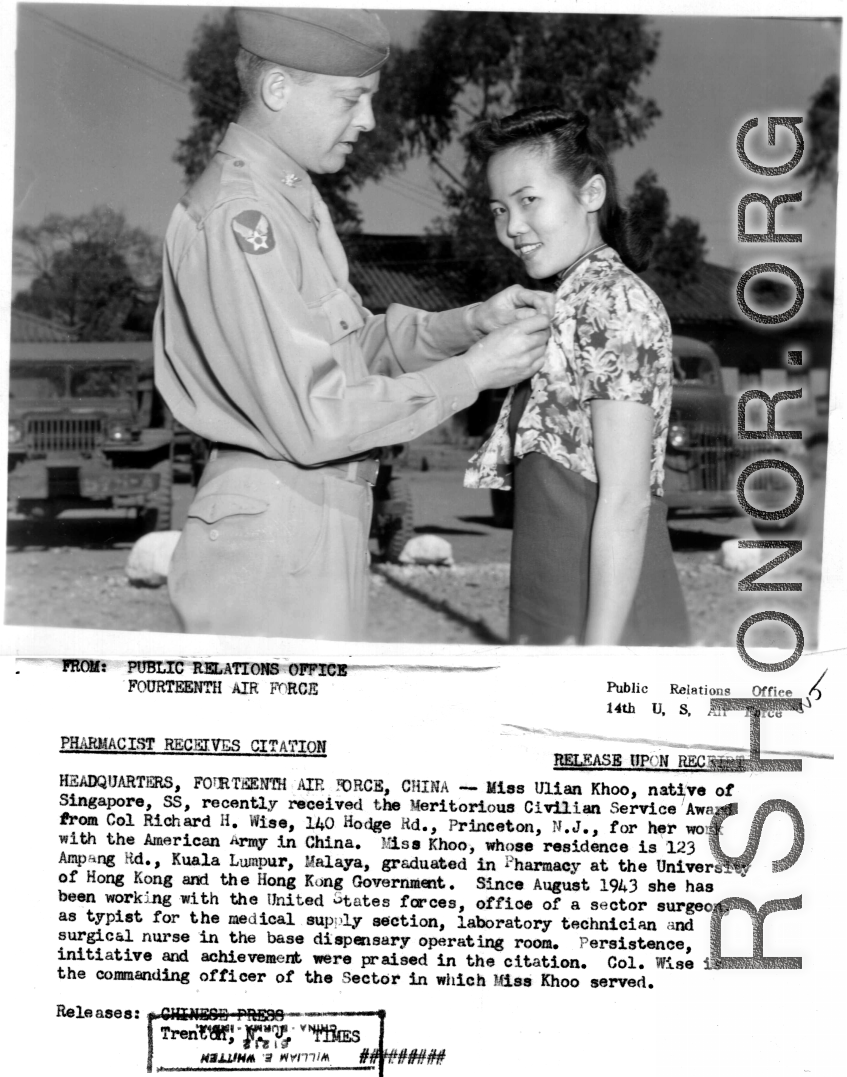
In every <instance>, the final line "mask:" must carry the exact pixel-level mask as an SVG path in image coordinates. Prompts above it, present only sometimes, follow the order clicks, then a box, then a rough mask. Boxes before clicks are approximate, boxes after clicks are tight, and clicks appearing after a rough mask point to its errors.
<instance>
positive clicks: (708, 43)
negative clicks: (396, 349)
mask: <svg viewBox="0 0 847 1077" xmlns="http://www.w3.org/2000/svg"><path fill="white" fill-rule="evenodd" d="M720 2H721V0H715V3H714V4H713V5H712V6H713V9H715V7H716V4H718V3H720ZM776 2H777V0H772V3H771V5H770V6H769V8H768V10H775V8H774V4H775V3H776ZM558 6H559V7H561V6H562V5H561V4H560V5H558ZM678 6H679V5H678ZM796 6H797V5H795V8H796ZM584 9H585V8H584V6H580V10H584ZM701 9H702V6H701ZM216 10H217V11H218V12H219V11H220V9H215V8H208V7H200V6H193V7H184V6H168V7H165V6H150V5H133V4H104V5H89V4H34V5H21V6H20V7H19V8H18V9H17V38H16V40H17V50H16V94H17V108H16V111H15V117H16V124H15V132H14V156H15V189H14V213H13V223H14V224H21V223H27V224H36V223H38V222H39V221H40V220H41V219H42V218H43V217H44V216H45V215H46V214H47V213H50V212H59V213H63V214H69V215H73V214H78V213H84V212H86V211H88V210H90V209H91V208H92V207H93V206H94V205H97V204H103V203H105V204H108V205H110V206H112V207H114V208H115V209H119V210H122V211H124V213H125V214H126V216H127V218H128V220H129V222H130V223H131V224H132V225H140V226H141V227H143V228H145V229H147V230H149V231H150V232H152V233H154V234H156V235H163V234H164V230H165V227H166V225H167V220H168V218H169V216H170V212H171V210H172V208H173V206H174V205H175V204H176V202H177V201H178V200H179V198H180V196H181V194H182V190H183V183H182V175H181V170H180V168H179V167H178V166H177V165H176V164H174V162H173V160H172V156H173V153H174V151H175V149H176V144H177V140H178V139H179V138H180V137H184V135H185V134H186V133H187V132H188V129H189V127H190V124H191V119H192V117H191V108H190V102H189V100H188V97H187V94H186V93H185V92H184V86H183V87H182V88H181V87H180V85H179V84H180V80H181V77H182V67H183V62H184V58H185V54H186V52H187V51H188V49H189V48H190V47H191V44H192V40H193V36H194V34H195V32H196V30H197V27H198V26H199V24H200V23H201V21H202V20H203V19H204V18H205V17H208V16H210V15H214V14H215V12H216ZM806 10H811V8H809V7H807V8H806ZM380 13H381V15H382V17H383V19H384V21H385V22H386V24H387V26H388V29H389V31H390V33H391V35H392V39H393V40H395V41H398V42H399V43H401V44H404V45H408V44H410V43H411V42H412V40H413V38H414V35H415V33H416V31H417V29H418V28H419V27H420V26H421V25H422V23H423V21H424V19H425V18H426V14H427V13H426V12H423V11H414V10H404V11H398V10H392V9H385V10H381V12H380ZM9 14H10V15H11V17H12V18H13V19H14V14H15V12H14V9H13V8H10V9H9ZM7 17H8V15H7ZM651 21H652V23H653V25H654V27H655V28H656V29H657V30H658V31H659V32H660V34H661V41H660V45H659V55H658V59H657V61H656V63H655V65H654V66H653V68H652V70H651V72H650V74H649V76H648V77H646V78H645V79H644V80H643V81H642V83H641V85H640V87H639V89H640V91H641V92H642V93H644V94H646V95H649V96H651V97H653V98H654V99H655V101H656V103H657V104H658V106H659V108H660V110H661V113H662V115H661V117H660V119H659V120H658V121H657V122H656V123H655V124H654V126H653V127H652V128H651V129H650V131H649V133H648V135H647V137H646V138H645V139H644V140H642V141H641V142H639V143H638V144H637V145H636V146H635V147H633V148H629V149H624V150H622V151H619V152H618V153H617V154H616V157H615V163H616V167H617V171H618V178H619V183H620V187H621V189H622V191H623V192H624V194H626V193H628V192H629V191H630V190H631V189H632V185H633V183H634V181H635V179H636V178H637V177H638V176H639V175H640V174H642V173H643V172H644V171H646V170H647V169H650V168H652V169H654V170H655V171H656V172H657V173H658V177H659V181H660V183H661V184H662V185H663V186H664V187H665V188H666V189H667V191H668V193H669V195H670V199H671V211H672V214H673V215H686V216H690V217H694V218H695V219H696V220H698V221H699V222H700V225H701V227H702V229H703V231H704V233H705V234H706V237H707V240H708V253H707V257H708V258H709V260H710V261H714V262H718V263H720V264H723V265H730V266H739V267H740V266H742V265H745V266H746V265H748V264H752V262H753V261H756V260H761V258H759V257H757V256H758V255H759V254H760V253H761V252H762V250H763V249H764V248H762V247H759V246H758V245H756V247H751V245H748V244H743V245H742V244H739V243H738V242H737V238H736V207H737V204H738V201H739V199H740V198H741V197H742V195H744V194H745V193H747V192H749V191H757V190H761V191H763V193H766V194H767V195H768V196H770V197H773V196H774V195H775V194H780V193H785V192H791V191H796V190H804V181H803V180H802V179H797V178H796V177H793V176H792V175H788V176H785V177H780V178H779V179H777V180H774V179H769V180H762V179H760V178H758V177H755V176H753V175H752V174H751V173H750V172H748V171H747V170H746V169H744V168H743V167H742V166H741V165H740V163H739V162H738V159H737V157H736V154H735V148H734V147H735V136H736V133H737V131H738V129H739V127H740V126H741V124H742V123H744V121H745V120H747V119H749V118H751V117H753V116H758V117H759V118H760V126H759V128H758V130H757V131H755V132H752V133H751V135H750V136H749V138H748V152H749V153H750V155H751V156H752V157H754V159H757V160H760V161H762V162H763V163H767V162H768V161H769V160H770V161H783V160H785V159H786V158H787V157H789V156H790V155H791V152H793V138H792V136H791V135H790V134H788V133H787V132H785V131H783V132H782V134H781V139H782V141H778V143H777V145H776V146H775V147H774V148H773V150H769V148H768V147H767V146H766V145H765V139H764V137H763V136H761V135H760V132H761V131H763V130H766V117H767V116H768V115H783V116H784V115H788V116H800V115H804V114H805V112H806V110H807V107H808V102H809V99H810V97H811V95H812V94H813V93H814V91H815V90H816V89H817V88H818V87H819V85H820V83H821V82H822V81H823V79H824V77H826V76H827V75H829V74H831V73H835V72H837V71H838V70H839V66H840V62H839V56H840V24H839V23H838V22H837V21H836V20H834V19H828V20H813V19H808V20H798V19H765V18H731V17H719V18H716V17H709V18H705V17H694V16H682V17H668V16H658V17H655V18H653V19H652V20H651ZM9 29H10V30H11V31H14V22H13V23H12V24H11V26H10V27H9ZM12 40H15V38H14V37H12ZM118 53H120V54H122V55H117V54H118ZM139 62H140V64H142V65H148V67H150V68H154V69H155V72H156V73H154V72H151V71H149V70H147V69H144V68H141V67H139V66H138V64H139ZM551 62H554V59H553V58H551ZM757 136H759V137H758V138H757ZM786 151H787V152H786ZM769 154H770V156H769ZM808 186H809V185H808V179H806V180H805V190H804V198H803V201H802V203H799V204H795V205H792V206H784V207H782V208H780V210H779V211H778V217H777V227H778V229H779V230H781V231H791V232H798V231H799V232H802V234H803V243H802V245H793V246H792V249H791V251H790V252H789V253H790V254H791V264H792V265H794V266H795V268H798V269H800V270H803V269H804V268H805V269H807V270H809V271H815V270H816V269H817V268H819V267H820V266H821V265H826V264H831V263H832V262H833V261H834V233H835V229H834V224H835V199H834V194H833V192H832V191H831V189H829V188H827V189H824V190H821V191H819V192H817V193H816V194H815V195H814V196H810V192H809V190H808ZM439 203H440V199H439V196H438V192H437V190H436V188H435V185H434V182H433V173H432V171H431V168H430V166H429V164H428V162H427V161H426V160H420V159H419V160H416V161H413V162H412V163H411V165H410V166H409V167H408V168H407V170H406V171H405V172H404V173H401V174H399V175H397V176H395V177H391V178H389V179H387V180H386V181H384V182H382V183H380V184H379V185H376V184H373V183H369V184H368V185H366V187H365V188H363V189H362V191H361V194H360V197H359V204H360V207H361V209H362V211H363V214H364V229H365V231H367V232H372V233H420V232H422V231H424V230H425V228H426V227H427V225H429V224H430V223H431V222H432V221H433V219H434V218H435V217H437V216H438V215H439V214H440V212H441V209H440V205H439ZM756 212H758V211H754V210H751V211H750V214H749V225H748V226H749V228H750V229H751V230H761V229H763V227H764V224H763V216H762V219H761V220H759V219H757V217H756V215H755V214H756ZM762 214H763V211H762ZM492 241H493V240H492ZM768 250H769V252H770V253H771V255H773V254H775V253H778V251H779V248H773V247H771V248H768ZM751 251H752V252H754V253H755V255H756V256H755V257H751ZM20 284H21V282H20V281H18V282H16V283H15V285H14V286H13V288H14V287H17V286H20Z"/></svg>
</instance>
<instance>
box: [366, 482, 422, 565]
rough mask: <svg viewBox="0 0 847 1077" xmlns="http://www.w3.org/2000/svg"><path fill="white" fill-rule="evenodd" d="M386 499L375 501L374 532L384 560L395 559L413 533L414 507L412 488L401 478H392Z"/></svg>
mask: <svg viewBox="0 0 847 1077" xmlns="http://www.w3.org/2000/svg"><path fill="white" fill-rule="evenodd" d="M386 493H387V495H388V497H387V499H386V500H385V501H382V502H377V504H376V509H375V515H376V534H377V541H378V543H379V552H380V554H381V556H382V557H383V559H384V560H386V561H397V560H398V559H399V557H400V554H401V553H402V552H403V548H404V547H405V545H406V543H407V542H408V541H409V539H410V538H413V537H414V534H415V507H414V505H413V503H412V490H411V487H410V486H409V484H408V483H407V482H405V481H404V480H403V479H399V478H392V479H391V481H390V482H389V483H388V487H387V490H386Z"/></svg>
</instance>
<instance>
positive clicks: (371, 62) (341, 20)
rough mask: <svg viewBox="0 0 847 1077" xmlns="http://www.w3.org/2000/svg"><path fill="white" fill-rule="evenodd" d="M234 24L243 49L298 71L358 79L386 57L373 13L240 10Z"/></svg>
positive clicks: (384, 37) (382, 33) (385, 45)
mask: <svg viewBox="0 0 847 1077" xmlns="http://www.w3.org/2000/svg"><path fill="white" fill-rule="evenodd" d="M235 20H236V24H237V26H238V40H239V41H240V43H241V46H242V48H245V49H247V51H248V52H252V53H255V54H256V55H257V56H261V57H262V59H264V60H271V61H272V62H273V63H276V64H282V65H283V66H284V67H292V68H295V69H296V70H298V71H310V72H312V73H314V74H317V75H346V76H348V77H355V78H363V77H364V76H365V75H370V74H371V73H372V72H374V71H377V70H379V68H380V67H382V65H383V64H384V63H385V61H386V60H387V59H388V45H389V41H388V32H387V30H386V29H385V27H384V26H383V24H382V23H381V22H380V20H379V17H378V16H377V15H375V14H374V12H372V11H363V10H354V9H350V8H346V9H345V8H334V9H333V8H297V7H292V8H279V7H269V8H255V7H241V8H236V9H235Z"/></svg>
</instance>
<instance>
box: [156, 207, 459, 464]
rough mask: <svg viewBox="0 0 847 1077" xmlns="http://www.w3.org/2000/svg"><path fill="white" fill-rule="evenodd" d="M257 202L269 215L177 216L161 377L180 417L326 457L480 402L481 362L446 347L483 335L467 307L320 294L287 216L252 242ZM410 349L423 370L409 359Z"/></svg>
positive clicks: (410, 431)
mask: <svg viewBox="0 0 847 1077" xmlns="http://www.w3.org/2000/svg"><path fill="white" fill-rule="evenodd" d="M249 210H252V211H254V216H255V215H256V214H255V211H256V205H255V203H253V202H249V201H247V200H237V199H236V200H233V201H231V202H227V203H226V204H224V205H222V206H219V207H217V208H216V209H214V210H213V211H212V212H211V213H210V214H209V215H208V217H206V218H205V219H204V221H203V222H202V224H201V225H200V226H198V225H197V223H196V222H195V221H194V220H193V219H190V218H188V217H187V216H185V217H184V218H183V219H182V220H180V221H178V222H177V224H176V232H175V241H174V242H173V243H172V244H171V245H170V248H169V255H168V257H167V258H166V263H165V274H164V281H163V303H162V306H161V308H160V311H159V324H158V326H157V338H158V340H159V343H160V346H159V347H158V348H157V377H158V379H159V382H160V386H161V387H162V388H163V391H164V392H165V396H166V399H168V402H169V403H170V404H171V407H172V410H173V411H174V413H175V415H176V416H177V418H178V419H180V421H182V422H183V423H185V425H187V426H189V427H190V428H191V429H193V430H195V431H196V432H197V433H199V434H201V435H202V436H204V437H207V438H209V439H211V440H213V441H219V442H229V443H233V444H239V445H243V446H244V447H245V448H252V449H255V450H256V451H257V452H261V453H264V454H265V455H272V456H278V457H280V458H283V459H289V460H293V461H294V462H296V463H300V464H304V465H313V464H319V463H323V462H326V461H328V460H337V459H343V458H344V457H347V456H351V455H356V454H359V453H362V452H365V451H367V450H368V449H371V448H374V447H377V446H379V445H384V444H390V443H391V442H394V441H398V440H408V439H409V438H412V437H416V436H417V435H419V434H421V433H423V432H424V431H426V430H428V429H430V428H431V427H433V426H436V425H437V424H438V423H440V422H442V421H443V420H444V419H446V418H447V417H448V416H449V415H451V414H452V413H453V412H455V411H457V410H459V409H461V408H463V407H467V406H468V405H469V404H470V403H472V401H473V400H474V399H475V397H476V395H477V391H478V390H477V387H476V384H475V382H474V379H473V376H472V374H471V371H470V367H469V364H468V362H467V361H466V360H465V359H464V358H462V357H461V356H457V357H455V358H446V359H445V358H444V356H445V354H450V353H451V352H453V351H454V350H455V351H456V352H458V351H463V350H465V349H466V348H467V347H468V346H469V344H470V343H472V341H473V339H474V334H473V331H472V328H471V326H470V319H469V318H468V316H467V313H466V311H464V310H460V311H450V312H447V313H446V314H444V315H426V314H424V313H423V312H419V311H412V310H411V309H410V308H392V310H391V311H389V314H388V315H386V316H385V317H384V319H377V318H373V317H372V316H370V315H367V313H366V312H361V310H360V308H359V307H358V306H357V305H356V304H355V303H354V302H353V300H352V299H351V298H350V297H349V296H347V295H341V296H340V297H337V298H338V304H342V306H341V307H338V304H336V307H338V310H335V309H333V304H332V303H331V302H330V303H326V304H323V305H322V306H321V305H314V304H313V305H309V304H307V303H306V301H305V300H304V298H303V296H302V295H301V293H300V290H299V284H298V277H299V258H300V255H299V252H298V247H297V243H296V241H295V239H294V237H293V236H292V235H291V233H290V232H289V231H288V229H287V227H286V225H285V222H284V221H281V220H279V219H273V218H271V217H270V215H269V214H266V215H264V217H263V220H264V221H265V222H266V223H267V226H268V227H267V233H266V246H263V245H262V244H261V243H259V244H257V246H258V249H257V250H255V251H254V250H252V249H250V248H251V243H250V242H249V241H248V242H244V241H243V240H242V241H241V242H239V233H238V231H237V230H236V229H234V227H233V226H234V223H239V222H238V220H237V218H239V215H240V214H241V215H242V217H244V215H245V211H249ZM172 224H173V222H172ZM245 248H248V249H245ZM330 298H332V297H330ZM345 303H346V304H347V306H346V307H345V306H343V305H344V304H345ZM348 309H349V311H350V315H349V316H348V315H347V314H346V313H345V311H346V310H348ZM339 310H340V314H339V313H338V311H339ZM169 311H170V312H172V313H173V316H169V313H168V312H169ZM407 354H408V356H409V357H410V358H409V363H410V364H411V366H412V367H415V366H417V367H418V368H419V369H409V368H408V367H406V366H404V363H403V359H402V356H404V355H407ZM436 360H437V361H436ZM369 366H372V367H373V368H375V370H374V369H369ZM393 369H396V370H397V371H398V373H397V376H391V374H392V372H393ZM404 370H406V371H407V372H405V373H404V372H403V371H404ZM381 371H384V373H383V372H381Z"/></svg>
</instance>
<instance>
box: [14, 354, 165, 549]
mask: <svg viewBox="0 0 847 1077" xmlns="http://www.w3.org/2000/svg"><path fill="white" fill-rule="evenodd" d="M173 458H174V431H173V424H172V422H171V421H170V418H169V416H168V415H167V414H166V413H165V412H164V410H163V408H162V407H161V404H160V403H157V399H156V394H155V390H154V387H153V377H152V345H151V344H150V342H149V341H147V342H123V341H121V342H115V343H101V342H96V343H72V344H64V343H62V344H59V343H41V344H22V343H15V342H13V343H12V346H11V365H10V373H9V452H8V471H9V484H8V497H7V501H8V509H9V511H10V512H13V513H20V514H23V515H24V516H27V517H30V518H32V519H44V520H48V519H53V518H54V517H56V516H58V515H59V514H60V513H62V512H64V511H66V510H69V509H116V508H123V509H130V510H134V511H135V515H136V516H137V518H138V519H139V521H140V523H141V525H142V528H143V529H144V530H146V531H152V530H158V531H165V530H168V529H169V528H170V526H171V512H172V485H173V468H174V462H173Z"/></svg>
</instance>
